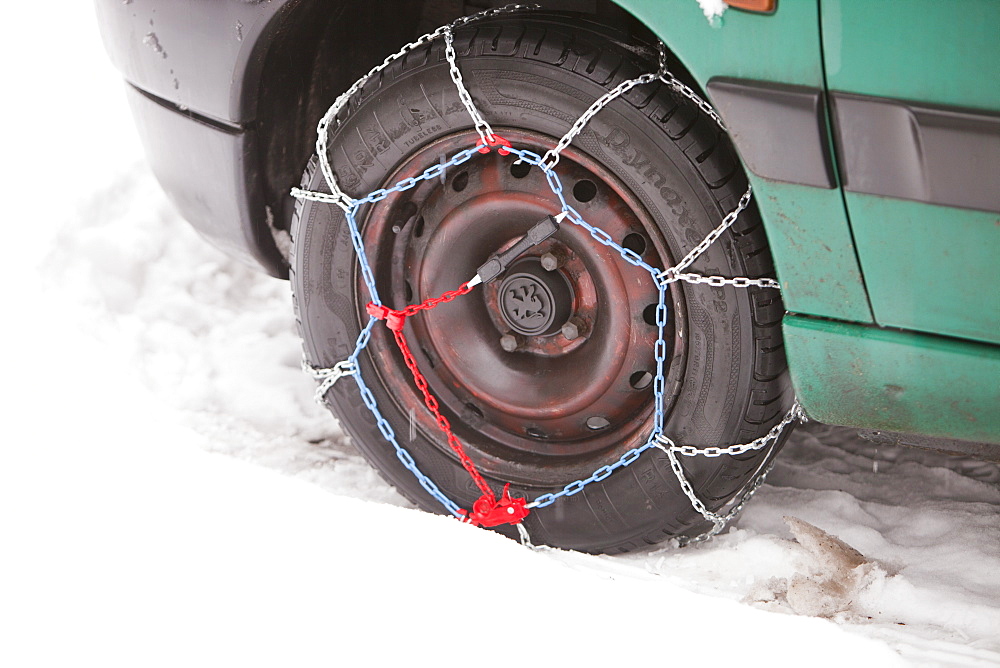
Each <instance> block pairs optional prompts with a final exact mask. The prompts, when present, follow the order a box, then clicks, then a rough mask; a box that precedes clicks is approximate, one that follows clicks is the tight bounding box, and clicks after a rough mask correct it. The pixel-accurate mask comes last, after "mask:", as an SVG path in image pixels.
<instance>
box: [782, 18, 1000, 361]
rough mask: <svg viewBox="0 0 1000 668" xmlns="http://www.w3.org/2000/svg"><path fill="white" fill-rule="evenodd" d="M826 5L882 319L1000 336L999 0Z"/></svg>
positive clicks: (859, 221)
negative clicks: (999, 255) (999, 290)
mask: <svg viewBox="0 0 1000 668" xmlns="http://www.w3.org/2000/svg"><path fill="white" fill-rule="evenodd" d="M786 4H791V3H786ZM820 6H821V8H822V9H821V11H822V31H823V45H824V55H825V61H824V62H825V65H826V74H827V84H828V87H829V90H830V97H831V99H832V107H833V120H834V124H833V126H834V136H835V141H836V145H837V156H838V161H839V167H840V175H841V181H842V183H843V186H844V190H845V193H844V194H845V198H844V199H845V202H846V204H847V211H848V215H849V218H850V221H851V229H852V232H853V235H854V242H855V244H856V246H857V253H858V258H859V260H860V262H861V268H862V272H863V274H864V277H865V283H866V285H867V289H868V296H869V299H870V300H871V307H872V311H873V313H874V315H875V320H876V322H877V323H878V324H880V325H887V326H892V327H899V328H903V329H910V330H916V331H923V332H929V333H935V334H945V335H949V336H955V337H960V338H968V339H975V340H979V341H987V342H992V343H1000V302H998V297H997V275H998V272H997V269H996V265H995V257H996V254H997V250H998V249H1000V169H998V168H997V165H998V164H1000V113H998V110H1000V2H995V1H993V0H954V1H952V2H937V1H935V0H913V1H911V2H907V3H905V5H904V4H899V5H894V6H893V7H892V8H891V9H890V8H888V7H887V4H886V3H876V2H861V1H859V0H823V2H822V3H821V5H820Z"/></svg>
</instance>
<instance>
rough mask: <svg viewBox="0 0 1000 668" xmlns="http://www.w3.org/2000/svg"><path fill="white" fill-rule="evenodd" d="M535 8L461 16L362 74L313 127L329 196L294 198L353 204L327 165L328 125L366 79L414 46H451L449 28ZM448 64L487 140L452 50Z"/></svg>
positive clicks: (505, 8) (298, 191)
mask: <svg viewBox="0 0 1000 668" xmlns="http://www.w3.org/2000/svg"><path fill="white" fill-rule="evenodd" d="M537 8H538V5H504V6H503V7H497V8H495V9H487V10H484V11H482V12H478V13H476V14H471V15H469V16H463V17H460V18H458V19H456V20H455V21H453V22H452V23H451V24H450V25H444V26H441V27H440V28H438V29H437V30H434V31H433V32H429V33H426V34H424V35H421V36H420V37H418V38H417V39H415V40H414V41H412V42H410V43H409V44H407V45H406V46H404V47H403V48H401V49H400V50H399V51H397V52H396V53H394V54H392V55H391V56H387V57H386V58H385V60H383V61H382V62H381V63H380V64H378V65H376V66H375V67H373V68H371V69H370V70H368V73H367V74H365V75H364V76H362V77H361V78H359V79H358V80H357V81H355V82H354V83H353V84H351V87H350V88H348V89H347V90H346V91H344V92H343V93H341V94H340V95H339V96H338V97H337V99H336V100H335V101H334V103H333V104H332V105H330V108H329V109H327V110H326V113H325V114H323V117H322V118H321V119H319V123H318V124H317V125H316V156H317V157H318V158H319V166H320V170H321V171H322V172H323V178H324V179H325V180H326V185H327V187H329V188H330V193H316V192H310V191H306V190H301V189H299V188H294V189H293V193H292V194H293V196H295V197H299V198H300V199H310V200H313V201H316V202H327V203H330V204H335V205H337V206H339V207H340V208H342V209H344V210H345V211H346V210H348V209H350V208H351V206H352V205H353V204H354V199H353V198H352V197H350V196H349V195H348V194H347V193H345V192H344V191H343V190H341V189H340V185H339V184H338V183H337V177H336V176H334V173H333V167H332V166H331V165H330V158H329V156H328V155H327V146H328V144H327V142H328V141H329V128H330V124H331V123H333V120H334V119H335V118H336V117H337V114H339V113H340V111H341V109H343V108H344V106H345V105H346V104H347V102H348V100H350V99H351V97H352V96H353V95H354V94H355V93H357V92H358V91H359V90H361V88H362V86H364V85H365V83H366V82H367V81H368V80H369V79H371V78H372V77H373V76H375V75H376V74H378V73H379V72H381V71H382V70H384V69H385V68H386V67H388V66H389V65H391V64H392V63H393V62H395V61H396V60H398V59H400V58H402V57H403V56H405V55H406V54H407V53H409V52H410V51H412V50H413V49H416V48H417V47H419V46H422V45H424V44H427V43H428V42H432V41H433V40H435V39H437V38H438V37H442V36H445V35H446V36H447V37H446V39H447V40H448V41H449V43H450V40H451V30H452V28H456V27H459V26H463V25H465V24H466V23H469V22H470V21H475V20H481V19H484V18H492V17H494V16H499V15H501V14H512V13H514V12H519V11H523V10H527V9H537ZM447 49H448V46H446V54H445V55H446V57H448V56H447ZM448 63H449V69H450V70H451V77H452V81H455V85H456V86H457V87H458V91H459V93H458V94H459V97H462V94H463V92H464V93H465V97H464V98H463V99H462V103H463V104H465V107H466V109H469V113H470V114H472V120H473V122H474V123H475V124H476V131H477V132H479V136H480V137H481V138H482V139H483V140H485V139H486V137H485V136H484V135H483V131H482V129H481V126H480V121H481V122H482V123H483V124H485V126H486V128H489V124H487V123H486V121H485V120H484V119H483V118H482V116H481V115H480V114H479V111H478V110H476V108H475V105H474V104H472V98H471V96H470V95H469V92H468V91H467V90H466V89H465V85H464V84H463V83H462V74H461V72H459V71H458V66H457V65H456V64H455V51H454V49H453V48H452V49H451V56H450V57H449V58H448ZM456 75H457V79H456ZM466 99H468V104H466ZM477 119H478V120H477ZM488 136H490V137H492V136H493V131H492V130H490V131H489V135H488Z"/></svg>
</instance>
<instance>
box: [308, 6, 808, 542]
mask: <svg viewBox="0 0 1000 668" xmlns="http://www.w3.org/2000/svg"><path fill="white" fill-rule="evenodd" d="M537 7H538V6H537V5H507V6H504V7H500V8H496V9H489V10H486V11H483V12H479V13H478V14H473V15H470V16H465V17H461V18H459V19H457V20H456V21H454V22H452V23H451V24H450V25H445V26H441V27H440V28H438V29H437V30H435V31H433V32H430V33H427V34H425V35H423V36H421V37H420V38H418V39H417V40H415V41H413V42H410V43H409V44H407V45H406V46H404V47H403V48H402V49H400V50H399V51H397V52H396V53H394V54H393V55H391V56H389V57H387V58H386V59H385V60H384V61H382V63H381V64H380V65H378V66H376V67H373V68H372V69H371V70H370V71H369V72H368V73H367V74H366V75H364V76H363V77H361V78H360V79H358V80H357V81H356V82H354V84H353V85H352V86H351V87H350V88H349V89H347V91H345V92H344V93H343V94H341V95H340V96H339V97H338V98H337V99H336V101H335V102H334V104H333V105H331V107H330V108H329V109H328V110H327V112H326V114H324V116H323V118H321V119H320V121H319V123H318V125H317V134H318V137H317V140H316V153H317V156H318V158H319V164H320V168H321V170H322V173H323V176H324V179H325V180H326V185H327V186H328V187H329V189H330V193H324V192H316V191H308V190H304V189H301V188H293V189H292V195H293V196H294V197H297V198H299V199H307V200H313V201H316V202H325V203H329V204H334V205H336V206H339V207H341V208H342V209H344V211H345V212H349V216H350V215H353V208H354V207H356V206H357V205H358V204H359V203H360V202H363V201H377V200H376V199H373V198H372V195H371V194H369V195H368V196H367V197H366V198H362V199H361V200H356V199H354V198H352V197H350V196H348V195H347V194H346V193H344V192H343V191H342V190H341V189H340V187H339V185H338V184H337V180H336V177H335V176H334V174H333V169H332V167H331V165H330V162H329V157H328V155H327V149H328V131H329V127H330V125H331V123H332V122H333V120H334V118H335V117H336V116H337V114H338V113H339V112H340V111H341V110H342V109H343V107H344V106H345V105H346V104H347V102H348V100H349V99H350V98H351V97H352V96H353V95H354V94H355V93H357V92H358V90H360V89H361V88H362V86H364V84H365V82H366V81H368V79H369V78H371V77H372V76H374V75H376V74H378V73H379V72H381V71H382V70H383V69H385V68H386V67H388V66H389V65H390V64H391V63H393V62H394V61H395V60H397V59H399V58H401V57H402V56H404V55H405V54H406V53H408V52H409V51H411V50H413V49H415V48H417V47H419V46H421V45H423V44H426V43H428V42H430V41H432V40H434V39H437V38H438V37H443V38H444V44H445V59H446V60H447V62H448V70H449V74H450V76H451V80H452V82H453V83H454V84H455V87H456V89H457V91H458V96H459V99H460V100H461V101H462V105H463V106H464V107H465V109H466V111H467V112H468V113H469V116H470V117H471V118H472V121H473V124H474V126H475V130H476V132H477V134H478V135H479V137H480V140H481V141H482V142H483V143H484V144H487V143H489V140H495V134H494V132H493V129H492V126H490V124H489V122H487V121H486V119H485V118H483V116H482V114H480V112H479V110H478V109H477V108H476V105H475V102H474V101H473V99H472V95H471V94H470V93H469V91H468V89H467V88H466V86H465V81H464V79H463V77H462V72H461V70H460V69H459V67H458V62H457V57H456V53H455V48H454V35H453V28H457V27H460V26H463V25H465V24H467V23H469V22H470V21H473V20H477V19H483V18H490V17H494V16H498V15H501V14H507V13H513V12H517V11H522V10H525V9H536V8H537ZM658 53H659V68H658V70H657V72H656V73H647V74H642V75H640V76H638V77H636V78H634V79H629V80H626V81H623V82H621V83H619V84H618V85H617V86H615V87H614V88H613V89H611V90H609V91H608V92H606V93H605V94H604V95H602V96H601V97H600V98H598V99H597V100H596V101H595V102H594V103H593V104H591V105H590V107H588V108H587V110H586V111H585V112H584V113H583V114H582V115H581V116H580V117H579V118H578V119H577V120H576V121H575V122H574V123H573V125H572V126H571V127H570V129H569V130H568V131H567V132H566V134H564V135H563V136H562V137H561V138H560V139H559V141H558V142H557V144H556V145H555V146H554V147H553V148H552V149H550V150H549V151H548V152H547V153H546V154H545V155H544V156H542V157H539V156H537V155H536V156H535V158H536V159H538V164H539V166H540V167H542V168H543V171H551V170H552V168H554V167H555V166H556V165H557V164H558V163H559V157H560V154H561V153H562V151H563V150H565V149H566V148H567V147H568V146H569V145H570V144H571V143H572V142H573V140H574V139H575V138H576V137H577V136H579V135H580V133H581V132H583V130H584V129H585V127H586V126H587V124H588V122H589V121H590V120H591V119H593V117H594V116H596V115H597V114H598V113H599V112H600V111H601V110H602V109H604V107H606V106H607V105H608V104H610V103H611V102H612V101H614V100H615V99H617V98H619V97H621V96H623V95H625V94H626V93H628V92H629V91H630V90H632V89H633V88H635V87H636V86H641V85H644V84H648V83H651V82H653V81H656V80H659V81H661V82H663V83H664V84H665V85H667V86H669V87H670V88H671V89H673V90H675V91H677V92H678V93H680V94H681V95H683V96H684V97H686V98H688V99H689V100H691V101H692V102H694V103H695V104H696V105H697V106H698V108H699V109H700V110H701V111H702V112H703V113H705V114H706V115H707V116H709V117H710V118H712V119H713V120H714V121H715V123H716V124H717V125H718V126H719V128H720V129H721V130H722V131H726V127H725V124H724V123H723V121H722V118H721V116H719V114H718V113H717V112H716V111H715V109H714V108H712V106H711V105H710V104H709V103H708V102H707V101H705V100H704V99H702V98H701V97H700V96H699V95H698V94H697V93H695V92H694V90H692V89H691V88H690V87H689V86H687V85H686V84H684V83H682V82H681V81H679V80H678V79H677V78H676V77H674V75H673V74H671V73H670V71H669V70H668V69H667V58H666V50H665V47H664V46H663V44H662V43H659V44H658ZM466 159H467V158H466ZM520 159H521V158H519V160H520ZM426 176H427V175H426V174H425V175H422V176H421V177H420V178H424V177H426ZM411 181H415V179H411ZM412 185H413V184H412V183H406V184H397V185H396V186H395V187H393V188H390V189H386V190H384V191H382V193H384V194H382V195H381V196H380V197H378V198H377V199H381V198H383V197H384V196H386V195H388V194H389V193H391V192H398V191H401V190H404V189H407V188H409V187H412ZM550 185H552V184H551V183H550ZM553 189H554V190H555V187H554V186H553ZM376 192H379V191H376ZM751 197H752V188H751V187H750V186H748V187H747V190H746V192H744V193H743V195H742V196H741V197H740V200H739V202H738V204H737V206H736V207H735V208H734V209H733V210H732V211H730V212H729V213H728V214H726V216H725V217H724V218H723V220H722V222H721V223H720V224H719V225H718V226H717V227H716V228H715V229H713V230H712V231H711V232H710V233H709V234H708V235H707V236H706V237H705V238H704V239H703V240H702V241H701V242H700V243H699V244H698V245H697V246H695V247H694V248H692V249H691V251H689V252H688V253H687V255H685V256H684V258H683V259H681V261H680V262H678V263H677V264H675V265H674V266H672V267H669V268H667V269H664V270H662V271H660V272H658V273H657V272H656V270H655V269H653V268H650V270H651V272H652V273H653V276H654V278H655V280H656V283H657V284H658V286H659V287H660V288H661V290H662V288H663V287H664V286H665V285H667V284H669V283H673V282H676V281H684V282H687V283H692V284H705V285H710V286H716V287H721V286H726V285H728V286H733V287H738V288H749V287H759V288H774V289H780V285H779V283H778V281H776V280H774V279H771V278H748V277H736V278H726V277H723V276H703V275H701V274H694V273H682V272H683V270H684V269H686V268H688V267H689V266H691V265H692V264H693V263H694V262H695V261H696V260H697V259H698V258H699V257H700V256H701V255H702V254H703V253H704V252H705V251H706V250H708V248H709V247H710V246H711V245H712V244H713V243H715V242H716V241H717V240H718V239H719V237H721V236H722V235H723V234H724V233H725V231H726V230H728V229H729V228H730V227H732V225H733V224H734V223H735V222H736V220H737V218H738V216H739V214H740V213H741V212H742V211H744V210H745V209H746V208H747V207H748V206H749V204H750V200H751ZM565 213H566V212H565V211H564V212H563V214H565ZM623 252H624V251H623ZM626 259H627V258H626ZM370 326H371V323H369V328H370ZM365 343H367V339H366V340H365ZM363 347H364V345H363V344H362V343H361V342H360V341H359V347H358V350H356V351H355V354H354V355H353V356H352V359H347V360H343V361H341V362H338V363H336V364H334V365H333V366H332V367H330V368H317V367H313V366H311V365H309V364H308V363H307V362H306V361H305V360H303V369H304V370H305V371H306V372H307V373H309V374H310V375H311V376H312V377H313V378H314V379H316V380H317V381H319V386H318V387H317V389H316V394H315V398H316V401H317V402H319V403H321V404H322V403H324V401H325V397H326V393H327V392H328V391H329V390H330V388H332V387H333V386H334V384H336V382H337V381H338V380H340V379H341V378H343V377H344V376H349V375H354V376H355V377H356V378H357V379H358V382H359V384H360V383H361V380H360V375H358V368H357V365H356V363H355V362H354V361H353V358H356V356H357V354H358V352H360V350H361V349H362V348H363ZM805 419H806V416H805V413H804V412H803V410H802V408H801V407H800V406H799V404H798V402H795V403H794V404H793V406H792V408H791V409H790V410H789V411H788V413H787V414H786V415H785V416H784V418H783V419H782V420H781V421H780V422H779V423H777V424H776V425H774V426H773V427H771V429H770V430H769V431H768V432H767V434H765V435H764V436H761V437H759V438H756V439H754V440H753V441H750V442H749V443H743V444H737V445H730V446H727V447H696V446H692V445H677V444H675V443H674V442H673V441H672V440H670V438H668V437H667V436H666V435H664V434H662V433H658V434H657V435H655V436H654V437H652V438H651V439H650V441H649V442H648V443H647V444H646V445H645V446H643V448H640V449H638V450H636V449H633V450H632V451H630V453H632V455H633V456H631V458H630V459H629V461H628V462H622V465H627V464H628V463H631V462H632V461H634V460H635V459H637V458H638V457H639V455H640V454H641V452H642V451H644V450H645V449H647V448H653V447H655V448H657V449H659V450H662V451H663V452H664V453H665V454H666V456H667V458H668V460H669V462H670V467H671V470H672V471H673V473H674V475H675V477H676V478H677V481H678V483H679V484H680V487H681V490H682V491H683V492H684V494H685V496H686V497H687V498H688V500H689V502H690V503H691V506H692V507H693V508H694V509H695V510H696V511H697V512H698V513H699V514H700V515H701V516H702V517H704V518H705V519H706V520H708V521H709V522H711V523H712V528H711V529H710V530H709V531H707V532H705V533H703V534H701V535H699V536H695V537H693V538H681V539H680V540H679V542H680V543H681V544H689V543H694V542H699V541H702V540H706V539H707V538H710V537H711V536H714V535H715V534H717V533H719V532H720V531H721V530H722V529H723V528H724V527H725V526H726V524H727V523H728V522H729V520H731V519H732V518H733V517H735V516H736V515H737V514H738V513H739V512H740V510H741V509H742V508H743V506H744V505H745V504H746V502H747V501H748V500H749V499H750V497H751V496H753V494H754V493H755V492H756V491H757V490H758V489H759V488H760V486H761V485H762V484H763V482H764V478H765V477H766V475H767V473H768V471H770V466H768V469H767V470H765V471H763V472H762V473H761V474H760V475H759V476H758V477H757V479H756V480H755V481H754V483H753V484H752V485H751V486H750V488H749V489H748V490H747V491H746V492H745V493H744V494H743V495H742V497H740V498H739V500H738V501H736V502H735V504H734V505H732V507H731V508H730V509H729V510H728V511H727V512H726V513H725V514H720V513H717V512H713V511H711V510H709V509H708V507H707V506H706V505H705V503H704V502H703V501H702V500H701V499H700V498H699V497H698V495H697V493H696V492H695V490H694V487H693V486H692V485H691V483H690V482H689V481H688V479H687V476H686V474H685V473H684V469H683V467H682V466H681V463H680V459H679V458H678V455H681V456H686V457H692V456H699V455H700V456H704V457H720V456H723V455H730V456H732V455H739V454H742V453H745V452H748V451H750V450H761V449H763V448H765V447H767V446H768V444H770V443H772V442H777V440H778V438H779V437H780V436H781V434H782V432H783V431H784V430H785V428H786V427H787V426H788V425H789V424H791V423H792V422H794V421H796V420H799V421H802V420H805ZM626 454H627V455H628V454H629V453H626ZM602 469H608V471H607V472H606V474H605V473H602ZM602 469H598V471H597V472H595V475H593V476H591V479H588V481H590V480H592V481H598V480H603V479H604V478H606V477H607V476H608V475H610V474H611V467H602ZM421 484H424V481H423V480H422V481H421ZM585 484H587V482H585V481H577V482H576V483H572V484H571V485H570V486H573V485H578V486H579V488H580V489H582V487H583V486H584V485H585ZM580 489H576V488H575V487H574V488H573V490H572V493H576V492H577V491H580ZM564 491H565V490H564ZM566 493H567V495H568V494H569V492H566ZM543 496H544V495H543ZM547 496H552V497H555V496H557V495H547ZM542 498H543V497H539V499H536V500H535V502H533V504H530V506H529V507H535V506H541V505H543V504H540V503H539V500H540V499H542ZM734 500H735V498H734V499H731V500H730V502H729V503H733V501H734ZM548 503H551V500H549V501H547V502H546V503H545V504H544V505H548ZM515 526H516V527H517V530H518V534H519V536H520V539H521V543H522V544H523V545H525V546H528V547H531V548H533V549H541V548H544V547H545V546H535V545H533V544H532V542H531V538H530V536H529V534H528V531H527V529H526V528H525V527H524V526H523V523H522V524H517V525H515Z"/></svg>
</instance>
